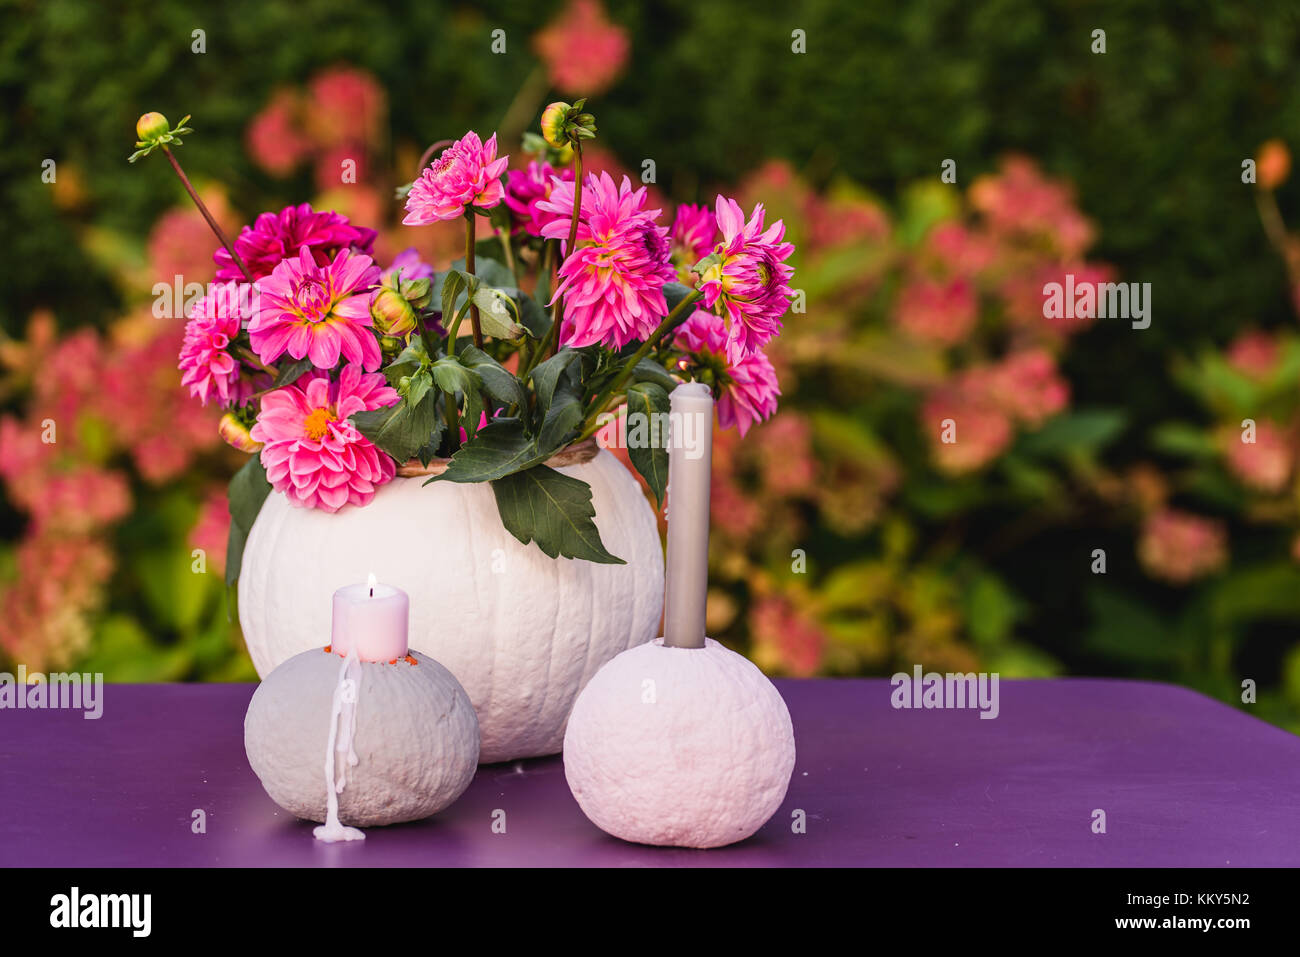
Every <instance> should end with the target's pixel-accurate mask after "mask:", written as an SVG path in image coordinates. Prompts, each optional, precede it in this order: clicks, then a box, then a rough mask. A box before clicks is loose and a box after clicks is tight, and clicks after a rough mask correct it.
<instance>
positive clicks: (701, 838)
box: [564, 383, 795, 848]
mask: <svg viewBox="0 0 1300 957" xmlns="http://www.w3.org/2000/svg"><path fill="white" fill-rule="evenodd" d="M671 409H672V411H671V413H670V423H671V429H670V442H671V447H670V454H669V470H668V476H669V479H668V506H669V513H668V574H667V595H666V598H665V604H664V637H663V638H659V639H656V640H655V641H652V642H649V643H648V644H644V645H640V646H639V647H636V648H632V649H630V650H628V651H625V652H623V653H622V654H620V655H618V656H617V657H616V658H614V659H613V660H612V661H610V662H609V663H608V664H606V665H605V666H604V667H603V668H601V669H600V671H598V672H597V673H596V674H595V676H594V677H593V678H592V679H591V681H590V682H588V684H587V686H586V687H585V688H584V689H583V691H582V693H581V694H580V695H579V696H578V700H577V702H576V703H575V704H574V707H573V713H572V714H571V715H570V716H569V725H568V728H567V729H566V732H565V736H564V774H565V778H566V779H567V780H568V783H569V789H570V790H571V791H572V792H573V796H574V798H575V799H576V800H577V802H578V805H579V806H580V807H581V808H582V811H583V813H584V814H586V815H587V817H588V818H590V819H591V821H592V823H594V824H595V825H596V826H597V827H599V828H600V829H601V830H603V831H605V832H607V833H609V834H612V835H613V836H615V837H618V838H622V839H623V840H625V841H633V842H635V843H639V844H655V845H666V846H674V847H695V848H707V847H721V846H723V845H726V844H733V843H735V842H736V841H743V840H744V839H745V838H747V837H750V836H751V835H752V834H754V832H755V831H757V830H758V829H759V828H760V827H762V826H763V825H764V824H765V823H766V822H767V821H768V819H769V818H771V816H772V815H773V814H775V813H776V811H777V809H778V808H779V807H780V806H781V802H782V801H783V800H785V794H786V789H787V788H788V787H789V784H790V775H791V774H792V773H793V771H794V759H795V746H794V727H793V725H792V723H791V721H790V712H789V709H787V708H786V705H785V701H784V700H782V698H781V695H780V694H779V693H778V692H777V690H776V688H775V686H774V685H773V684H772V682H770V681H769V680H768V679H767V677H766V676H765V675H764V674H763V673H762V672H761V671H759V670H758V668H756V667H755V666H754V665H753V664H752V663H751V662H750V661H749V660H748V659H746V658H745V657H744V656H742V655H738V654H736V653H735V652H733V651H729V650H728V649H726V648H724V647H723V646H722V645H720V644H718V642H716V641H714V640H713V639H711V638H706V637H705V635H704V611H705V599H706V594H707V584H708V549H709V482H710V475H711V465H712V447H711V443H712V435H713V397H712V394H711V393H710V391H709V389H708V387H707V386H705V385H703V384H700V383H686V384H683V385H680V386H678V387H677V388H676V389H675V390H673V393H672V398H671Z"/></svg>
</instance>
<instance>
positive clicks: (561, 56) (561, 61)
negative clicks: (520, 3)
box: [533, 0, 629, 96]
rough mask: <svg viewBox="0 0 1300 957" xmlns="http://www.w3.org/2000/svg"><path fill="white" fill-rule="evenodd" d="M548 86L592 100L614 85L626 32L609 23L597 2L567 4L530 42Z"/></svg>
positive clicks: (624, 56) (622, 60)
mask: <svg viewBox="0 0 1300 957" xmlns="http://www.w3.org/2000/svg"><path fill="white" fill-rule="evenodd" d="M533 48H534V49H535V50H536V51H537V54H538V56H540V57H541V58H542V61H543V62H544V63H545V64H546V70H547V73H548V74H549V75H550V79H551V83H552V84H554V85H555V87H556V88H557V89H560V90H564V91H565V92H567V93H582V94H584V95H586V96H593V95H595V94H597V93H601V92H604V91H605V90H606V89H608V88H609V85H610V84H611V83H613V82H614V80H615V78H617V76H618V74H619V73H620V72H621V71H622V69H623V65H624V64H625V63H626V62H627V54H628V49H629V43H628V37H627V31H626V30H624V29H623V28H622V27H619V26H617V25H615V24H614V23H612V22H610V21H609V19H607V18H606V16H605V10H604V8H603V7H601V5H600V3H598V2H597V0H570V3H569V5H568V6H566V7H565V8H564V13H562V14H561V15H560V17H559V18H558V19H556V20H555V21H554V22H553V23H551V24H550V25H549V26H547V27H546V28H545V29H544V30H542V31H541V32H540V33H538V34H537V36H535V37H534V38H533Z"/></svg>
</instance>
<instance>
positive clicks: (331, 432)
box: [252, 364, 400, 512]
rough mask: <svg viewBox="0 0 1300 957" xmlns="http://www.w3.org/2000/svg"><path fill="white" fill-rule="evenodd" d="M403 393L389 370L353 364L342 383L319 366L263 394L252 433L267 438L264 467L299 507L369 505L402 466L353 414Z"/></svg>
mask: <svg viewBox="0 0 1300 957" xmlns="http://www.w3.org/2000/svg"><path fill="white" fill-rule="evenodd" d="M399 399H400V396H398V394H397V391H396V390H395V389H392V388H391V387H389V385H388V384H387V383H386V382H385V381H384V377H383V376H382V375H380V374H378V373H374V374H366V373H363V372H362V370H361V368H360V367H359V366H357V365H353V364H349V365H346V366H344V367H343V371H342V373H341V374H340V375H339V379H338V381H337V382H331V381H330V378H329V376H328V375H327V374H325V373H323V372H320V371H319V370H315V371H312V372H309V373H307V375H306V376H304V377H303V378H302V379H299V380H298V382H297V383H296V384H294V385H290V386H285V387H284V388H280V389H276V390H275V391H274V392H270V393H268V394H267V395H265V396H263V398H262V409H261V412H260V413H259V414H258V416H257V423H256V424H255V425H254V426H253V430H252V437H253V438H254V439H255V440H256V441H258V442H262V443H264V445H263V447H262V452H261V458H262V465H263V466H264V467H265V468H266V477H267V479H268V480H269V481H270V483H271V487H272V488H274V489H275V490H276V491H278V492H283V493H284V494H285V495H287V496H288V498H289V501H291V502H292V503H293V504H295V505H302V506H307V507H309V508H321V509H324V510H325V511H328V512H336V511H338V510H339V509H340V508H342V507H343V506H344V505H348V504H352V505H366V504H367V503H369V502H370V500H371V499H372V498H374V495H375V490H376V489H377V488H379V487H380V486H381V485H384V484H385V483H387V482H388V481H390V480H391V479H392V478H393V476H394V474H396V467H395V465H394V464H393V460H392V459H391V458H389V457H388V456H387V455H386V454H384V453H383V452H381V451H380V450H379V449H378V448H376V447H375V445H374V444H373V443H371V441H370V440H369V439H367V438H366V437H365V436H363V435H362V434H361V433H360V432H358V431H357V429H356V426H354V425H353V424H352V423H351V422H350V421H348V417H349V416H351V415H353V414H355V413H357V412H361V411H365V410H372V409H382V408H386V407H388V406H390V405H393V404H394V403H396V402H397V401H399Z"/></svg>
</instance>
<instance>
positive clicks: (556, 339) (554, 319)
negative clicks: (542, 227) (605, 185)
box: [547, 140, 582, 355]
mask: <svg viewBox="0 0 1300 957" xmlns="http://www.w3.org/2000/svg"><path fill="white" fill-rule="evenodd" d="M581 215H582V141H581V140H578V141H576V142H575V143H574V144H573V216H572V217H571V218H570V220H569V244H568V245H567V246H565V247H564V259H568V258H569V257H570V256H572V255H573V250H574V247H575V246H576V245H577V244H578V218H579V217H580V216H581ZM564 259H562V260H560V266H563V265H564ZM559 272H560V270H559V268H558V267H557V268H556V270H555V273H556V279H557V280H558V279H559ZM557 285H558V282H557ZM563 315H564V297H563V296H559V297H558V298H556V300H555V305H554V306H553V307H552V308H551V331H550V348H549V349H547V353H548V354H549V355H555V354H556V353H557V352H559V351H560V318H561V317H562V316H563Z"/></svg>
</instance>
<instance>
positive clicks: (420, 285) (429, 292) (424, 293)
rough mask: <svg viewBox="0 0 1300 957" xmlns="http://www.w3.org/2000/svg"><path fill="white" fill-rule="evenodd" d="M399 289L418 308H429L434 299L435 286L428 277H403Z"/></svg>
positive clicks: (403, 296)
mask: <svg viewBox="0 0 1300 957" xmlns="http://www.w3.org/2000/svg"><path fill="white" fill-rule="evenodd" d="M398 289H399V291H400V292H401V293H402V298H403V299H405V300H406V301H407V302H409V303H410V304H411V305H412V306H413V307H414V308H416V309H427V308H429V303H430V302H432V301H433V286H432V284H431V283H430V282H429V280H428V279H403V280H402V283H401V285H400V286H399V287H398Z"/></svg>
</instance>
